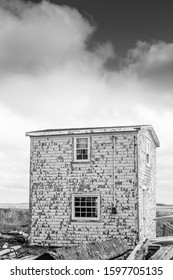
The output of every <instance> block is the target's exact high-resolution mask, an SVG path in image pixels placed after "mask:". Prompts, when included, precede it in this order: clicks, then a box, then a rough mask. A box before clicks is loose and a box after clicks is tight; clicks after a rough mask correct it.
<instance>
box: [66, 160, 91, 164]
mask: <svg viewBox="0 0 173 280" xmlns="http://www.w3.org/2000/svg"><path fill="white" fill-rule="evenodd" d="M71 163H72V164H76V163H80V164H81V163H91V161H90V160H77V161H72V162H71Z"/></svg>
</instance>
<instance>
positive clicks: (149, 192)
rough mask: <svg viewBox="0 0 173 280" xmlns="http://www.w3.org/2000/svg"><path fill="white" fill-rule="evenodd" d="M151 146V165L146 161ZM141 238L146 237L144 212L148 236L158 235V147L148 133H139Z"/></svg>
mask: <svg viewBox="0 0 173 280" xmlns="http://www.w3.org/2000/svg"><path fill="white" fill-rule="evenodd" d="M147 142H148V143H149V144H150V165H149V166H148V165H147V161H146V145H147ZM138 151H139V163H138V168H139V175H138V180H139V235H140V236H139V237H140V239H141V238H143V237H144V221H143V218H144V212H145V215H146V236H147V237H154V236H155V234H156V223H155V221H154V220H153V219H154V218H155V217H156V147H155V144H154V142H153V139H152V138H151V136H150V133H149V132H148V131H143V132H140V133H139V148H138ZM144 189H146V209H145V211H143V192H144Z"/></svg>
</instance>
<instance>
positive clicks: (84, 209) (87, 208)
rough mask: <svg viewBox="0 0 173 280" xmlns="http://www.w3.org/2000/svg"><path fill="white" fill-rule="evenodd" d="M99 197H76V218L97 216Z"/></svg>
mask: <svg viewBox="0 0 173 280" xmlns="http://www.w3.org/2000/svg"><path fill="white" fill-rule="evenodd" d="M97 208H98V197H97V196H90V197H89V196H83V197H82V196H81V197H75V199H74V212H75V217H76V218H80V217H81V218H97V217H98V209H97Z"/></svg>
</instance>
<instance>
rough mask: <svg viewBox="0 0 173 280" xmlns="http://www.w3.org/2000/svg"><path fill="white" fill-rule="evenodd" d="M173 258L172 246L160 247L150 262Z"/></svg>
mask: <svg viewBox="0 0 173 280" xmlns="http://www.w3.org/2000/svg"><path fill="white" fill-rule="evenodd" d="M172 257H173V245H167V246H162V247H161V248H160V249H159V250H158V251H157V252H156V253H155V254H154V255H153V256H152V257H151V258H150V260H170V259H171V258H172Z"/></svg>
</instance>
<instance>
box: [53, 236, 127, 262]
mask: <svg viewBox="0 0 173 280" xmlns="http://www.w3.org/2000/svg"><path fill="white" fill-rule="evenodd" d="M127 251H128V244H127V241H126V240H125V239H121V238H114V239H111V240H107V241H103V242H94V243H88V244H85V245H78V246H72V247H69V248H67V247H66V248H59V249H56V250H54V258H55V259H64V260H99V259H102V260H109V259H114V258H116V257H118V256H120V255H122V254H124V253H126V252H127Z"/></svg>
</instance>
